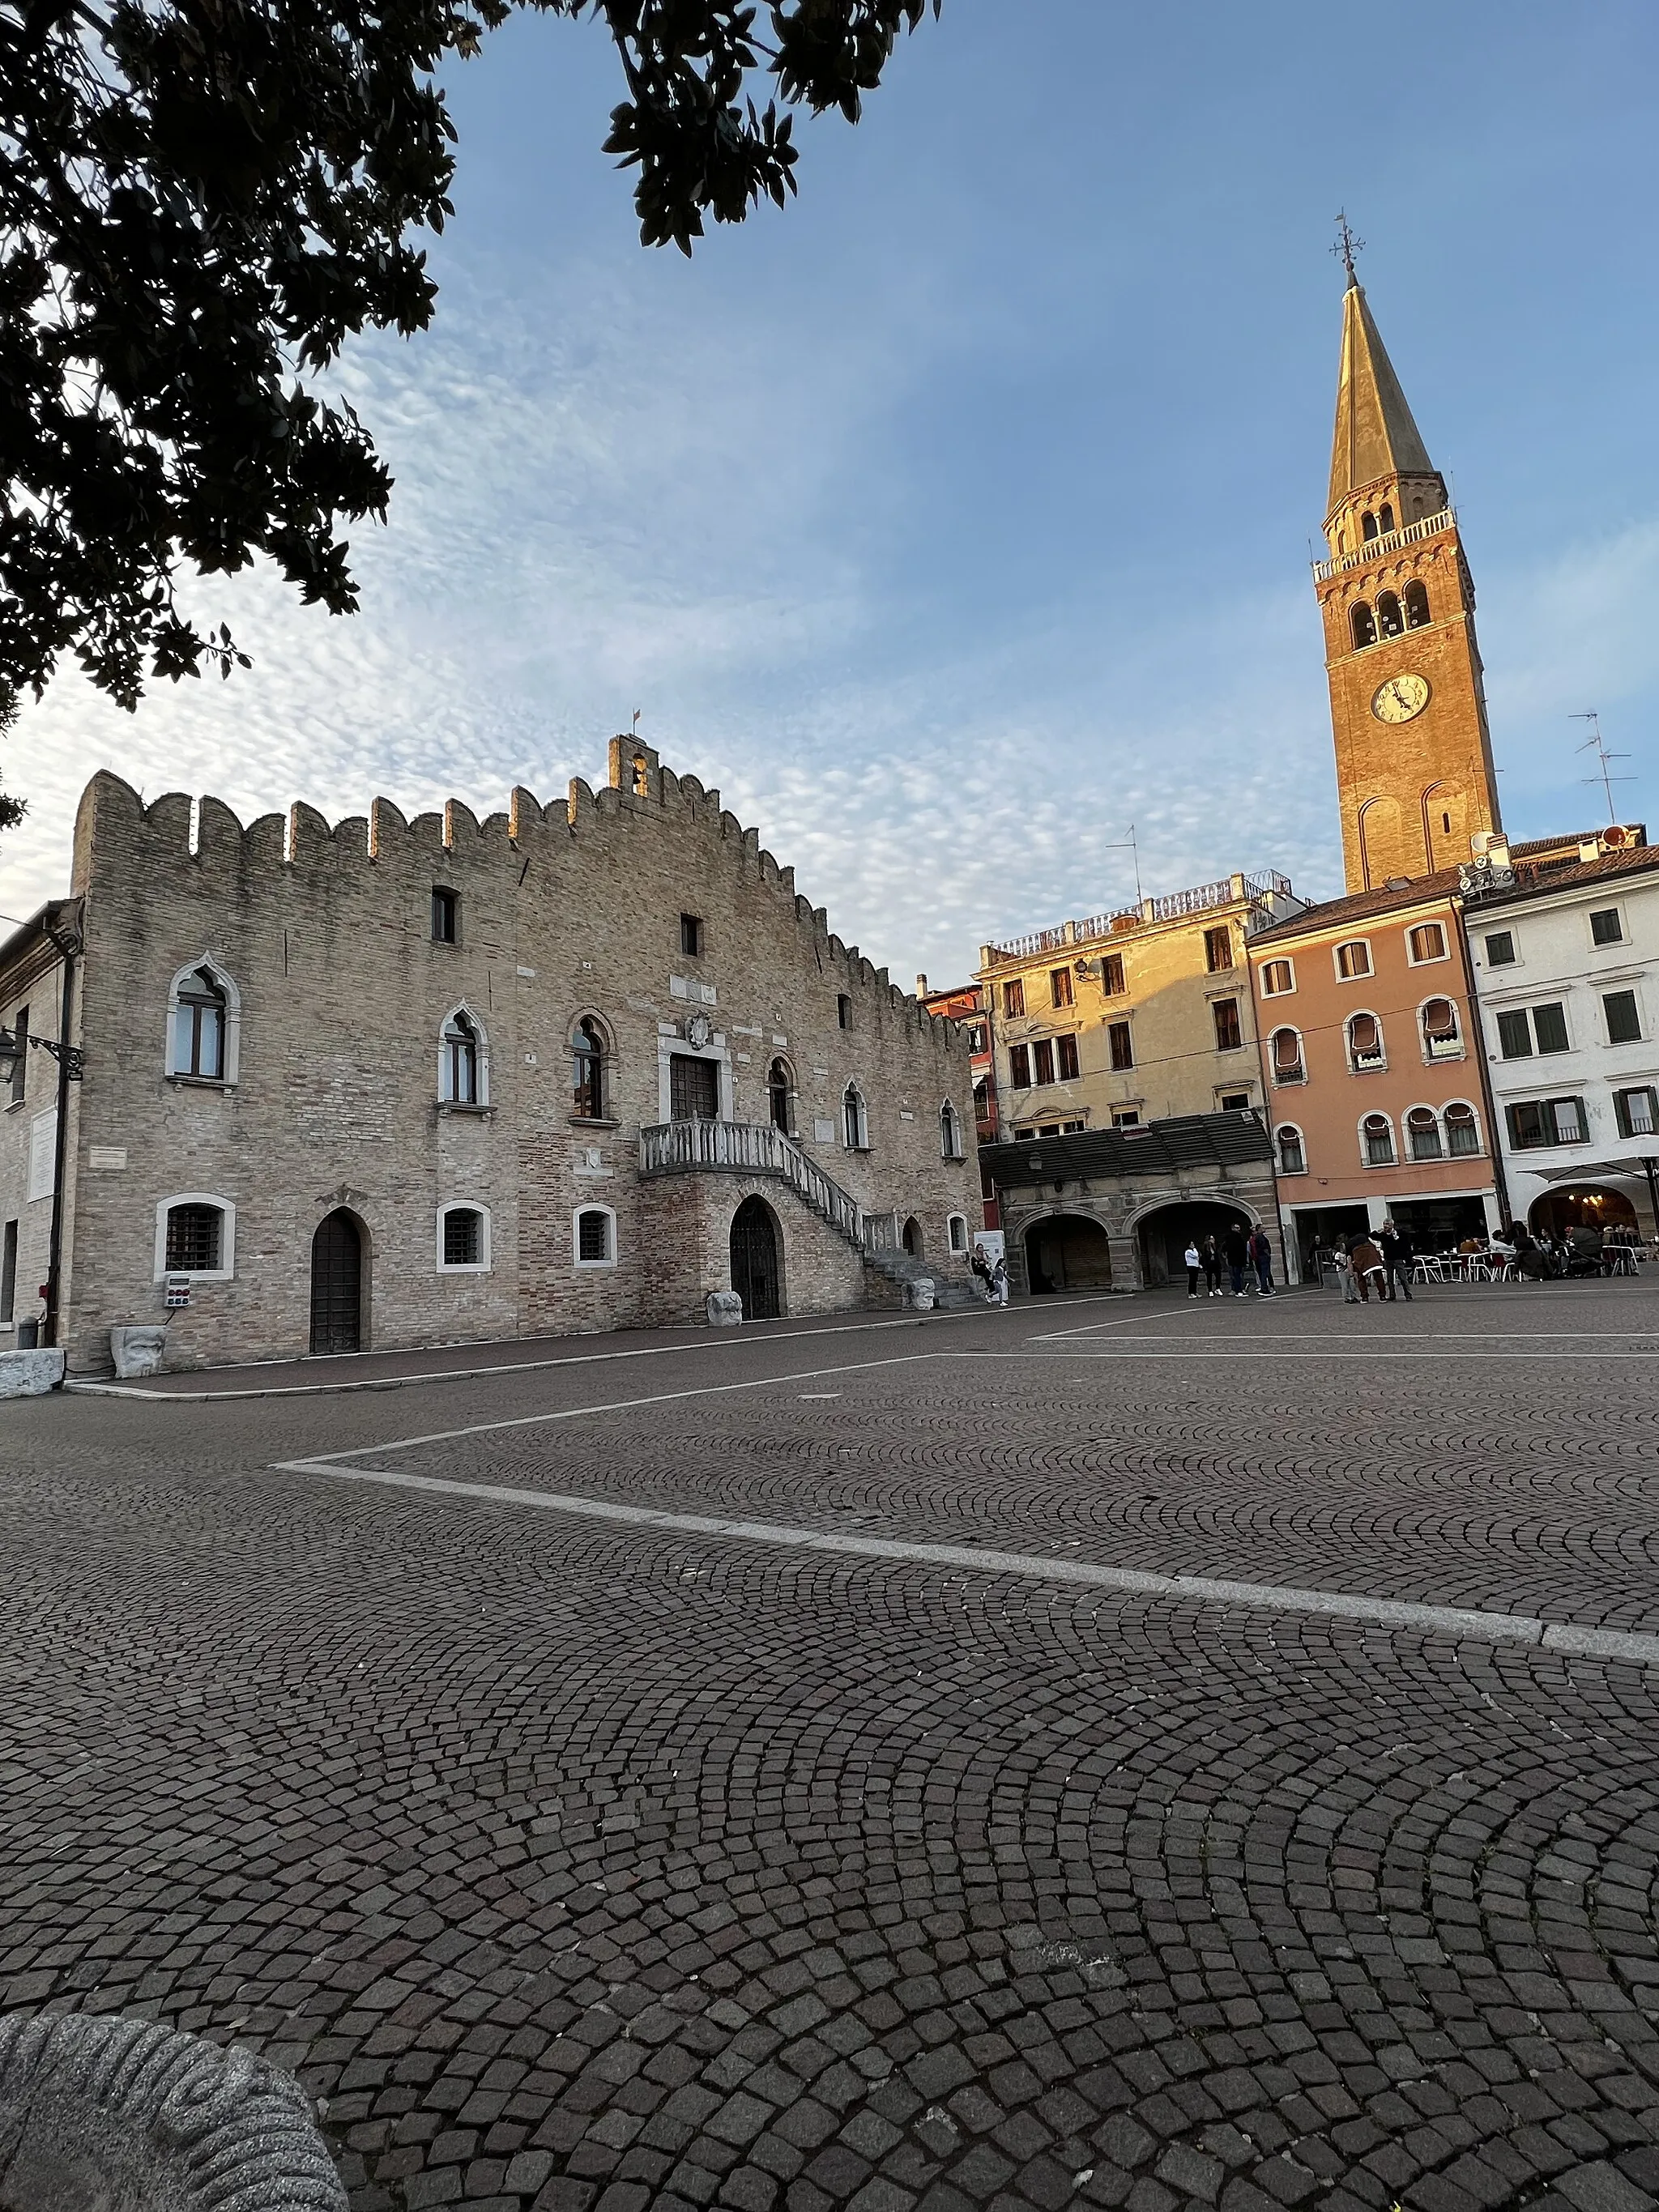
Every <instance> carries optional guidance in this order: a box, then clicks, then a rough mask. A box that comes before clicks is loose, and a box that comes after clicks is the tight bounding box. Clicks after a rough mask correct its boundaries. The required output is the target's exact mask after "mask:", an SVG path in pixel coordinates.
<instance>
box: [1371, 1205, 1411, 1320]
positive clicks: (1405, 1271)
mask: <svg viewBox="0 0 1659 2212" xmlns="http://www.w3.org/2000/svg"><path fill="white" fill-rule="evenodd" d="M1376 1241H1377V1243H1379V1244H1380V1245H1381V1246H1382V1248H1383V1282H1384V1283H1385V1284H1386V1285H1387V1286H1388V1287H1387V1293H1386V1295H1387V1297H1388V1299H1389V1304H1391V1305H1392V1304H1393V1303H1394V1286H1395V1284H1396V1283H1398V1284H1399V1285H1400V1287H1401V1290H1402V1291H1404V1292H1405V1294H1406V1300H1407V1304H1410V1302H1411V1295H1412V1261H1413V1259H1415V1257H1416V1256H1417V1255H1416V1254H1415V1253H1414V1252H1413V1250H1412V1240H1411V1238H1410V1237H1407V1234H1406V1232H1405V1231H1404V1230H1403V1229H1396V1228H1395V1225H1394V1224H1393V1222H1392V1221H1385V1222H1384V1223H1383V1227H1382V1230H1381V1231H1380V1232H1379V1234H1378V1237H1377V1240H1376Z"/></svg>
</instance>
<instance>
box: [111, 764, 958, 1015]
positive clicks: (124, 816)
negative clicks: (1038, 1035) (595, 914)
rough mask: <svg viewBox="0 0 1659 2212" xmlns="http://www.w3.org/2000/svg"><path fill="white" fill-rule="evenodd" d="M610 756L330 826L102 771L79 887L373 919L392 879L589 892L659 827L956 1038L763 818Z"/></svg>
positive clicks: (877, 998)
mask: <svg viewBox="0 0 1659 2212" xmlns="http://www.w3.org/2000/svg"><path fill="white" fill-rule="evenodd" d="M609 768H610V773H609V776H608V779H607V781H605V783H604V784H602V785H601V786H599V787H598V788H597V789H595V788H594V787H592V785H590V784H589V783H587V782H586V781H585V780H584V779H583V778H581V777H580V776H577V777H573V778H572V780H571V782H570V785H569V788H568V793H567V794H566V797H565V799H564V800H563V802H562V804H561V803H559V802H558V801H544V800H543V799H540V798H538V796H537V794H536V793H534V792H532V791H530V790H528V789H526V787H523V786H522V785H520V786H518V787H514V789H513V791H512V793H510V795H509V797H508V800H507V806H506V807H505V809H504V810H502V811H497V812H494V813H490V814H488V815H486V816H484V817H483V818H482V819H480V817H478V816H477V815H476V814H475V813H474V812H473V811H472V809H471V807H470V806H469V805H466V803H465V801H464V800H462V799H449V800H448V801H447V803H446V804H445V805H444V807H443V809H442V811H441V812H426V813H421V814H416V815H415V816H413V817H409V816H406V815H405V814H404V811H402V809H401V808H400V807H399V806H398V805H397V804H396V802H395V801H394V800H392V799H387V798H386V797H384V796H381V797H377V798H375V799H373V800H372V801H371V802H370V804H369V806H368V811H367V813H360V814H349V815H347V816H345V817H343V818H342V819H341V820H339V821H337V822H336V823H332V824H331V823H330V822H329V820H328V818H327V817H326V816H325V814H323V813H322V812H320V811H319V810H318V809H317V808H316V807H315V806H313V805H309V804H308V803H307V801H305V800H303V799H299V800H295V803H294V805H292V806H291V807H290V808H289V811H288V812H287V814H286V815H280V814H265V815H261V816H259V817H257V818H256V819H254V820H253V821H252V822H250V823H246V825H244V823H242V821H241V820H240V817H238V815H237V814H236V813H235V811H234V809H233V808H231V807H230V806H228V805H226V804H225V802H224V801H223V800H222V799H218V798H216V797H214V796H211V795H208V796H204V797H203V798H202V799H200V800H199V801H192V799H191V798H190V796H189V795H188V794H186V793H182V792H167V793H163V794H162V795H161V797H159V798H157V799H152V800H150V801H149V803H148V804H146V802H145V801H144V799H143V798H142V796H141V795H140V793H138V792H137V791H136V790H135V789H134V788H133V787H132V786H131V784H129V783H127V782H126V781H124V780H123V779H122V778H121V777H120V776H118V775H114V774H113V773H112V772H111V771H109V770H101V771H100V773H99V774H98V775H94V777H93V779H92V781H90V782H89V783H88V786H87V787H86V790H85V792H84V793H82V799H81V805H80V809H79V812H78V815H77V818H76V835H75V863H74V884H75V889H76V891H77V892H81V891H88V890H95V888H96V885H97V884H98V882H99V879H100V876H104V877H105V878H106V879H107V880H113V875H112V873H111V871H112V868H113V869H114V870H115V871H116V872H118V873H120V874H121V875H123V876H124V877H125V879H126V880H128V881H131V882H137V883H140V884H143V885H145V886H146V887H147V891H148V893H149V896H152V897H154V896H158V895H165V892H166V890H167V887H168V886H169V885H170V884H171V885H173V886H174V887H175V888H176V889H177V890H178V891H179V893H180V894H185V893H188V894H189V896H191V899H193V900H196V901H204V900H205V901H212V900H213V899H215V898H222V899H224V900H226V901H228V902H234V905H235V906H237V907H239V908H246V907H247V906H248V905H249V903H250V902H252V901H255V900H258V899H259V898H261V897H262V896H269V897H270V898H271V899H273V900H274V901H275V902H276V903H278V904H280V906H281V907H282V908H283V910H284V912H285V913H288V912H291V913H293V914H294V915H296V916H300V917H304V916H307V915H325V914H327V913H329V912H331V911H334V910H335V909H336V908H340V907H341V902H342V901H343V900H344V899H349V900H350V901H351V911H352V912H353V913H354V914H356V915H359V916H361V915H362V913H363V912H364V911H365V910H366V909H368V908H372V907H373V904H374V897H375V886H376V884H377V883H378V884H381V885H383V886H384V887H385V888H386V890H389V889H390V887H391V885H392V883H393V882H394V881H395V882H397V883H398V884H399V885H400V886H402V888H403V889H404V890H406V891H408V892H410V894H411V895H414V894H416V893H421V892H422V886H424V885H428V884H437V883H441V882H443V883H447V882H451V881H456V882H459V881H461V880H463V879H464V880H465V881H466V882H467V883H469V884H474V883H476V884H479V885H481V886H492V887H493V895H495V896H498V897H499V898H500V899H501V900H505V899H507V896H509V894H511V893H513V892H515V891H519V890H524V889H525V888H526V884H532V888H533V889H534V890H546V891H549V892H550V893H551V895H553V896H557V897H562V898H580V896H582V894H583V890H584V884H583V875H584V871H585V869H586V867H587V866H590V865H594V864H605V866H614V864H616V863H617V862H618V861H620V860H623V858H624V857H625V854H626V841H628V840H629V838H631V837H634V836H637V835H638V834H639V832H640V830H641V827H642V826H643V825H644V824H645V823H650V824H651V825H653V827H656V828H659V829H666V830H667V831H668V833H669V834H670V835H671V836H674V837H677V838H678V839H680V840H682V841H683V842H684V843H685V844H686V845H687V846H688V848H691V850H690V860H691V866H690V881H691V882H694V883H695V882H702V881H705V880H707V878H708V872H709V871H710V870H711V869H713V868H714V867H717V866H718V867H723V868H726V869H730V870H733V871H735V872H738V875H739V876H740V877H741V878H744V879H748V880H750V881H751V882H752V884H754V885H755V886H756V887H757V888H758V889H759V890H760V891H761V892H762V893H763V895H769V896H773V897H775V898H776V899H777V900H779V901H780V902H781V903H782V904H783V905H784V907H785V908H786V910H787V912H788V914H789V915H790V918H791V920H792V921H793V927H795V929H796V930H797V931H798V932H799V933H800V934H802V935H803V936H805V937H806V938H807V939H809V940H810V941H811V945H812V946H813V948H814V957H815V959H816V962H817V966H818V969H819V970H820V972H822V973H824V974H826V975H829V973H831V972H833V973H835V974H836V975H840V976H841V977H842V979H843V981H842V983H841V985H840V986H839V987H842V988H848V989H851V990H854V991H856V992H857V993H859V994H862V995H863V996H865V997H866V999H867V1000H869V1001H870V1002H872V1006H874V1007H876V1008H884V1009H885V1010H886V1011H887V1012H888V1014H889V1016H890V1018H909V1017H911V1016H912V1015H914V1017H915V1019H916V1021H917V1023H918V1025H921V1023H922V1022H924V1021H927V1022H932V1023H935V1024H938V1028H937V1030H936V1032H935V1034H936V1035H937V1036H939V1037H940V1038H945V1037H946V1036H949V1035H950V1034H951V1024H949V1023H948V1022H947V1021H946V1019H945V1017H943V1016H940V1015H929V1014H927V1012H926V1009H924V1008H923V1007H922V1006H921V1005H920V1002H919V1001H918V1000H916V999H915V995H914V994H911V993H908V992H905V991H903V990H902V989H901V988H900V987H898V986H896V984H894V983H893V981H891V978H890V975H889V974H888V971H887V970H886V969H878V968H877V967H876V966H875V965H874V963H872V961H871V960H870V959H869V958H868V957H866V955H865V954H864V953H863V952H861V951H860V949H859V947H858V946H857V945H848V944H847V943H845V942H844V941H843V940H842V938H841V937H839V936H838V935H836V933H833V932H832V931H831V930H830V928H829V918H828V914H827V911H826V909H825V908H823V907H821V906H813V905H812V904H811V902H810V901H809V900H808V899H806V898H805V896H802V895H801V894H800V893H799V891H798V890H797V889H796V886H795V873H794V870H793V867H784V866H780V864H779V862H778V861H777V860H776V858H775V855H774V854H772V853H771V852H770V851H769V850H768V849H767V848H766V847H765V846H763V844H762V842H761V837H760V832H759V830H758V829H754V828H751V827H748V826H746V825H745V824H744V823H742V822H740V821H739V820H738V817H737V816H736V815H735V814H733V813H732V811H730V809H728V808H726V807H723V806H722V805H721V804H720V793H719V791H718V790H715V789H711V788H708V787H705V786H704V785H703V784H702V782H701V781H700V780H699V779H698V778H697V777H696V776H695V775H689V774H688V775H678V774H677V773H676V772H675V770H673V769H671V768H667V767H665V766H664V765H663V763H662V762H661V760H660V759H659V756H658V754H657V753H656V751H655V750H653V748H652V747H650V746H647V745H645V744H640V743H638V742H637V741H636V740H635V739H634V738H621V737H619V738H613V739H612V740H611V757H610V763H609ZM538 863H540V864H541V866H540V868H539V871H537V869H536V864H538ZM532 875H533V883H532Z"/></svg>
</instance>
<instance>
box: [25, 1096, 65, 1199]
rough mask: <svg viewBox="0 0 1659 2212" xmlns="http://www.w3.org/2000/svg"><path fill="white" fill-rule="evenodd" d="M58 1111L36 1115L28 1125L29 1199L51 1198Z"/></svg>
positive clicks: (55, 1158) (56, 1145)
mask: <svg viewBox="0 0 1659 2212" xmlns="http://www.w3.org/2000/svg"><path fill="white" fill-rule="evenodd" d="M57 1155H58V1109H57V1108H56V1107H55V1106H53V1107H51V1108H50V1109H48V1110H47V1111H46V1113H44V1114H37V1115H35V1117H34V1119H33V1121H31V1122H30V1123H29V1197H30V1199H31V1200H33V1199H37V1198H50V1197H51V1196H52V1180H53V1176H52V1170H53V1169H54V1168H55V1167H56V1165H57Z"/></svg>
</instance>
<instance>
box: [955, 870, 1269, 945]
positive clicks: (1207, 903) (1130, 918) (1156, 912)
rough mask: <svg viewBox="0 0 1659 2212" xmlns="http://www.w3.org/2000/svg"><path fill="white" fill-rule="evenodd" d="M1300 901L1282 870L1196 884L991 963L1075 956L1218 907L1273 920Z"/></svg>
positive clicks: (1057, 931) (1026, 941) (1045, 934)
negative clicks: (1279, 906)
mask: <svg viewBox="0 0 1659 2212" xmlns="http://www.w3.org/2000/svg"><path fill="white" fill-rule="evenodd" d="M1295 896H1296V894H1295V892H1294V891H1293V890H1291V879H1290V878H1289V877H1288V876H1281V875H1280V874H1279V871H1278V869H1277V868H1263V869H1261V870H1260V871H1259V872H1258V873H1256V874H1255V875H1253V876H1245V875H1237V876H1218V877H1217V878H1216V879H1215V881H1214V882H1213V883H1208V884H1194V886H1193V887H1192V889H1191V890H1184V891H1167V892H1165V893H1164V896H1162V897H1159V898H1146V899H1142V901H1141V902H1140V904H1139V906H1126V907H1119V908H1117V909H1116V910H1115V912H1114V913H1111V914H1095V915H1089V916H1088V917H1087V918H1086V919H1085V920H1084V921H1062V922H1060V923H1059V924H1057V925H1056V927H1054V928H1053V929H1034V930H1031V931H1030V932H1029V933H1027V934H1026V935H1025V936H1024V937H1010V938H1007V939H1005V940H1004V941H1003V943H1002V944H1000V945H993V946H992V947H991V957H992V959H993V960H994V961H1000V960H1034V959H1036V958H1037V957H1040V956H1041V955H1042V953H1045V952H1069V951H1074V950H1075V949H1076V948H1077V947H1078V946H1079V945H1089V944H1093V943H1097V942H1098V941H1099V939H1101V938H1103V937H1108V938H1109V937H1119V936H1121V935H1122V934H1123V933H1124V932H1125V931H1127V930H1133V929H1141V928H1144V927H1146V924H1147V923H1148V922H1157V921H1179V920H1180V919H1181V918H1182V915H1188V914H1208V913H1209V912H1211V911H1212V909H1213V908H1216V907H1224V906H1237V905H1238V904H1239V903H1240V902H1243V901H1246V900H1248V901H1249V904H1250V905H1251V907H1252V908H1267V909H1268V912H1269V914H1271V912H1272V908H1273V904H1274V902H1276V901H1278V900H1279V899H1294V898H1295ZM1252 926H1253V927H1255V926H1258V925H1256V924H1255V923H1253V924H1252Z"/></svg>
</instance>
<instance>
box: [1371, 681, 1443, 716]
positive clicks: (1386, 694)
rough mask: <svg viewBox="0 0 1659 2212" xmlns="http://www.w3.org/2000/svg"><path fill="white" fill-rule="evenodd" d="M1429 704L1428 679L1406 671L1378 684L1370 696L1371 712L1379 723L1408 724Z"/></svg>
mask: <svg viewBox="0 0 1659 2212" xmlns="http://www.w3.org/2000/svg"><path fill="white" fill-rule="evenodd" d="M1428 703H1429V679H1428V678H1427V677H1426V676H1419V675H1417V674H1415V673H1414V672H1412V671H1407V673H1406V674H1405V675H1404V676H1391V677H1389V680H1388V682H1387V683H1386V684H1378V686H1377V687H1376V690H1375V691H1374V692H1373V693H1372V695H1371V712H1372V714H1375V715H1376V719H1377V720H1378V721H1379V722H1409V721H1410V720H1411V719H1412V717H1413V714H1421V713H1422V711H1423V709H1424V708H1425V707H1426V706H1427V705H1428Z"/></svg>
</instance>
